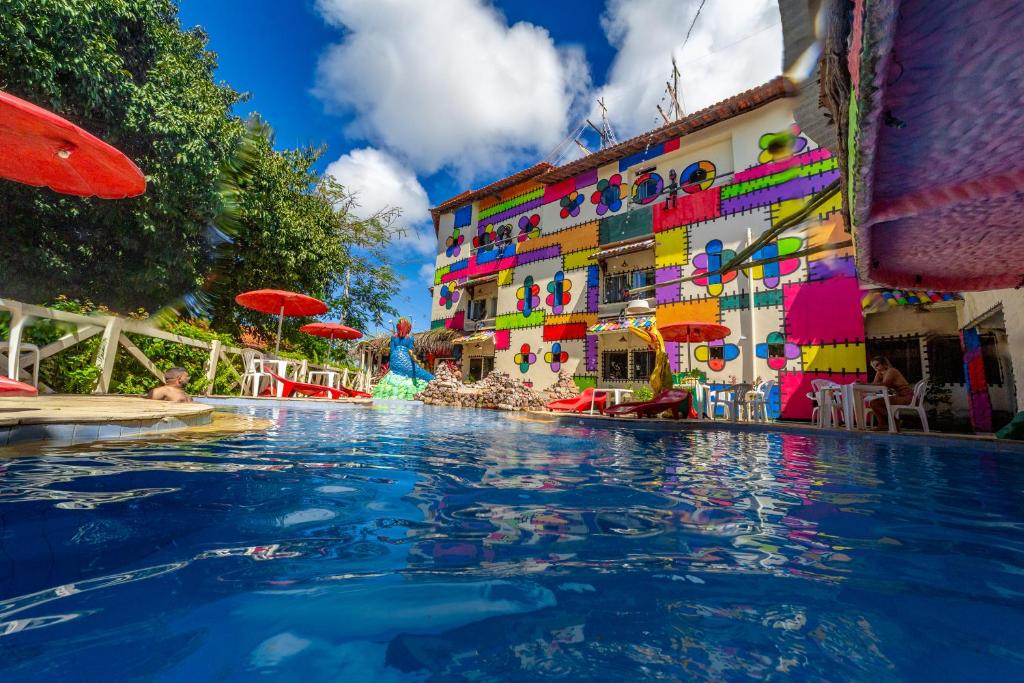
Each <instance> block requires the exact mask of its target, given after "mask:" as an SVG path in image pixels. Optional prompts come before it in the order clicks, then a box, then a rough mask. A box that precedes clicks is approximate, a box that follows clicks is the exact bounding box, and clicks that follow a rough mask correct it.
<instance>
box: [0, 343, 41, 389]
mask: <svg viewBox="0 0 1024 683" xmlns="http://www.w3.org/2000/svg"><path fill="white" fill-rule="evenodd" d="M10 348H11V345H10V343H8V342H0V353H3V355H4V356H7V355H9V353H10ZM18 352H19V355H21V356H30V357H32V365H31V368H32V374H31V376H30V377H26V376H25V375H22V373H23V372H24V371H25V368H23V367H21V363H20V361H21V359H20V358H19V359H18V360H19V363H18V366H19V368H20V370H21V371H20V372H19V373H18V374H19V375H20V376H19V377H13V378H12V379H17V380H21V379H26V380H28V379H30V381H31V383H32V386H34V387H38V386H39V361H40V357H39V347H38V346H36V345H35V344H26V343H25V342H22V343H20V344H18ZM6 367H7V364H6V363H4V371H6Z"/></svg>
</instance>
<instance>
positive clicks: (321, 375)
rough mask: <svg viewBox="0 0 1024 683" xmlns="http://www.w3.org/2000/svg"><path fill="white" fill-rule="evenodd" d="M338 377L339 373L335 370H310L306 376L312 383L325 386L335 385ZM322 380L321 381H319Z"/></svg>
mask: <svg viewBox="0 0 1024 683" xmlns="http://www.w3.org/2000/svg"><path fill="white" fill-rule="evenodd" d="M337 379H338V373H337V372H335V371H334V370H310V371H309V373H308V374H307V376H306V381H307V382H309V383H310V384H320V385H323V386H325V387H331V388H332V389H333V388H336V387H335V382H336V381H337ZM317 380H320V381H317Z"/></svg>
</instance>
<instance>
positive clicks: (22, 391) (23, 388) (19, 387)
mask: <svg viewBox="0 0 1024 683" xmlns="http://www.w3.org/2000/svg"><path fill="white" fill-rule="evenodd" d="M38 395H39V390H38V389H36V388H35V387H34V386H32V385H31V384H25V383H24V382H18V381H16V380H13V379H11V378H10V377H2V376H0V397H2V396H38Z"/></svg>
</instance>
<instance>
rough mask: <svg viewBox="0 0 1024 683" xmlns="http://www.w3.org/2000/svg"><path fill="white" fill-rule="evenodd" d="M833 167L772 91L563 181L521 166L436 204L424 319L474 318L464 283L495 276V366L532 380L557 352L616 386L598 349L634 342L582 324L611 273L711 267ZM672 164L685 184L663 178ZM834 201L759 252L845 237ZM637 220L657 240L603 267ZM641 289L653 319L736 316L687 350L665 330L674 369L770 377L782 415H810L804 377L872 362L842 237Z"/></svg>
mask: <svg viewBox="0 0 1024 683" xmlns="http://www.w3.org/2000/svg"><path fill="white" fill-rule="evenodd" d="M837 175H838V170H837V167H836V162H835V160H834V159H833V158H832V157H831V155H830V154H829V153H828V151H827V150H825V149H823V148H820V147H818V146H817V145H815V143H814V142H813V141H811V140H809V139H807V138H806V136H803V135H801V134H800V133H799V130H798V129H797V128H796V127H795V125H794V124H792V112H791V111H790V110H789V109H788V107H787V104H786V102H784V101H777V102H773V103H771V104H767V105H765V106H763V107H761V108H760V109H758V110H756V111H754V112H751V113H748V114H744V115H742V116H739V117H735V118H733V119H731V120H728V121H725V122H722V123H719V124H716V125H715V126H712V127H709V128H707V129H704V130H702V131H700V132H698V133H694V134H690V135H687V136H686V137H685V138H682V139H675V140H670V141H668V142H665V143H663V144H658V145H652V146H650V147H649V148H648V149H647V150H645V151H643V152H640V153H637V154H634V155H632V156H630V157H626V158H623V159H619V160H618V161H616V162H613V163H610V164H607V165H605V166H603V167H601V168H598V169H594V170H591V171H588V172H585V173H582V174H580V175H578V176H576V177H574V178H569V179H568V180H565V181H561V182H557V183H552V184H543V183H540V182H536V181H527V182H525V183H522V184H520V185H517V186H515V187H512V188H509V189H507V190H505V191H503V192H501V193H500V194H499V195H498V196H493V197H488V198H486V199H482V200H480V201H477V202H474V203H472V204H469V205H466V206H463V207H460V208H458V209H456V210H454V211H451V212H448V213H445V214H442V215H441V217H440V222H439V224H440V229H439V236H438V255H437V271H436V274H435V280H434V284H435V288H434V292H433V296H434V301H433V308H432V317H433V321H434V322H433V324H434V325H435V326H439V325H444V326H447V327H451V328H455V329H471V328H472V327H473V326H472V324H469V323H468V321H467V315H466V311H467V308H466V307H467V306H468V300H469V298H470V297H469V296H468V293H467V290H466V289H465V285H466V284H467V283H469V284H472V283H474V282H480V281H482V280H483V281H486V280H487V279H488V278H489V277H491V276H494V277H496V278H497V285H498V307H497V316H496V318H495V321H494V327H495V334H494V349H495V361H494V367H495V368H496V369H499V370H504V371H506V372H509V373H511V374H513V375H515V376H519V377H522V378H523V379H526V380H528V381H532V383H533V385H534V386H535V387H538V388H544V387H547V386H549V385H550V384H552V383H553V382H554V381H555V379H556V378H557V374H558V371H559V370H560V369H562V368H567V369H569V370H571V371H572V372H573V373H574V374H575V375H576V376H577V377H580V378H584V377H586V378H591V379H590V381H593V382H597V383H598V384H600V385H601V386H614V385H615V384H617V383H616V382H613V381H609V380H607V379H606V378H605V377H604V376H603V374H602V373H603V368H602V367H601V364H602V363H601V358H602V354H603V352H604V351H608V350H614V349H615V348H616V346H617V345H619V344H621V345H622V346H623V347H624V348H626V347H633V346H635V342H633V341H632V340H628V339H623V335H614V334H613V335H607V334H604V335H597V334H592V333H590V332H589V331H588V328H590V327H591V326H592V325H594V324H596V323H597V321H598V317H599V313H600V314H601V316H602V317H603V316H606V315H608V314H609V306H608V304H602V301H603V296H604V292H603V291H602V281H603V279H604V277H605V276H606V275H607V274H609V273H614V272H616V270H617V269H618V270H623V271H628V270H630V269H643V268H655V283H656V284H657V283H669V282H670V281H671V280H674V279H679V278H681V277H687V276H692V275H698V276H699V275H700V274H701V273H706V272H710V271H713V270H715V268H717V267H718V266H719V265H720V264H721V263H722V262H723V261H724V260H727V259H728V258H729V257H730V255H731V254H732V253H735V252H737V251H739V250H740V249H742V248H743V247H744V246H745V245H747V244H749V241H750V240H751V239H752V237H753V238H756V237H757V236H758V235H760V234H761V233H762V232H763V231H764V230H765V229H767V228H768V227H769V226H770V225H772V224H775V223H777V222H778V221H780V220H782V219H783V218H785V217H786V216H787V215H790V214H791V213H793V212H795V211H797V210H798V209H800V208H801V207H802V206H803V205H804V202H805V201H806V200H807V198H809V197H810V196H811V195H813V194H814V193H815V192H818V191H819V190H821V189H823V188H825V187H826V186H827V185H828V184H829V183H831V182H832V181H834V180H835V179H836V178H837ZM673 177H675V178H676V182H677V184H678V185H679V186H680V187H679V188H677V189H676V190H675V192H670V191H669V190H668V189H667V188H669V187H670V186H671V185H672V179H673ZM673 194H674V195H675V196H674V197H673V196H672V195H673ZM836 201H837V202H838V198H837V200H836ZM838 209H839V206H838V203H833V204H830V205H826V206H823V207H821V209H820V210H819V212H818V214H817V215H816V216H814V217H813V218H812V220H811V221H810V223H809V224H808V223H805V224H804V227H802V228H801V229H799V230H794V231H789V232H786V233H783V234H782V235H781V236H780V237H779V238H778V239H776V240H775V241H773V242H771V243H770V244H768V245H766V246H765V247H763V248H762V249H761V250H760V251H759V252H758V253H757V254H755V258H756V259H768V258H773V257H777V256H782V257H784V256H785V255H786V254H790V253H794V252H797V251H799V250H802V249H805V248H808V247H813V246H816V245H818V244H822V243H824V242H836V241H841V240H843V239H845V238H846V235H845V233H843V232H842V228H841V220H840V218H839V216H838V213H837V212H838ZM808 225H810V227H807V226H808ZM645 235H647V236H652V237H653V238H654V240H655V243H654V246H653V249H649V250H647V251H645V252H639V253H633V254H629V255H627V256H623V257H618V256H616V257H615V258H612V259H608V260H607V261H605V262H604V269H602V266H600V265H599V264H598V261H597V260H595V258H594V255H595V254H596V253H597V252H598V251H600V250H601V249H602V248H605V245H609V244H616V243H619V242H622V241H624V240H630V239H634V238H639V237H642V236H645ZM645 259H646V261H645ZM650 301H651V302H652V303H654V304H656V306H657V313H656V314H657V318H658V320H659V321H660V322H669V321H681V320H704V321H708V322H716V323H722V324H725V325H727V326H728V327H729V328H730V329H731V330H732V334H731V335H730V337H728V338H727V339H725V340H723V341H722V342H721V343H718V344H715V345H713V346H712V347H709V346H705V345H700V346H697V345H695V346H694V347H693V348H692V350H691V354H692V355H691V357H690V358H687V350H686V347H685V345H675V344H672V345H670V348H669V350H670V356H671V361H672V365H673V367H674V368H675V369H677V370H685V369H686V368H687V366H688V363H689V364H692V367H694V368H700V369H702V370H704V371H705V372H707V374H708V376H709V379H710V380H711V381H719V382H726V381H728V380H729V379H730V378H736V379H737V380H747V381H753V380H754V379H755V378H757V377H760V378H762V379H770V378H773V379H776V380H777V381H778V382H779V387H780V403H781V412H782V415H783V416H784V417H787V418H808V417H809V416H810V402H809V400H808V399H807V398H806V394H807V392H808V391H810V382H811V380H813V379H816V378H832V379H834V380H836V381H851V380H853V379H863V378H865V377H866V375H865V372H866V369H867V368H866V359H865V350H864V323H863V318H862V316H861V292H860V288H859V286H858V283H857V280H856V276H855V274H854V263H853V254H852V251H850V250H845V251H842V252H835V251H832V252H823V253H820V254H816V255H811V256H808V257H796V258H790V259H785V258H784V259H782V260H780V261H778V262H776V263H772V264H768V265H764V266H762V267H757V268H753V269H751V270H749V271H746V272H744V273H731V274H727V275H725V276H724V277H723V276H713V277H707V278H698V279H697V280H694V281H692V282H686V283H681V284H680V283H676V284H665V285H664V286H662V287H658V288H657V290H656V291H655V292H654V293H652V298H651V299H650ZM621 307H622V305H619V307H618V308H616V309H615V310H616V311H617V310H621ZM613 308H614V307H613ZM630 336H631V335H630ZM618 384H621V382H619V383H618Z"/></svg>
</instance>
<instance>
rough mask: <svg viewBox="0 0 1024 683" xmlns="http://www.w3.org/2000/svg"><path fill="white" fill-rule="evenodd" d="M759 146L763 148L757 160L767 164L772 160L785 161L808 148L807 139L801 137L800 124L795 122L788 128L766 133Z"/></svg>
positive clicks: (759, 141) (758, 143)
mask: <svg viewBox="0 0 1024 683" xmlns="http://www.w3.org/2000/svg"><path fill="white" fill-rule="evenodd" d="M757 146H758V147H760V148H761V154H759V155H758V157H757V162H758V163H759V164H767V163H768V162H770V161H784V160H786V159H788V158H790V157H791V156H793V155H794V154H799V153H800V152H802V151H804V149H806V148H807V140H806V139H804V138H802V137H800V126H798V125H796V124H795V123H794V124H793V125H791V126H790V127H789V128H788V129H786V130H780V131H779V132H777V133H765V134H764V135H762V136H761V139H760V140H758V141H757Z"/></svg>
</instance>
